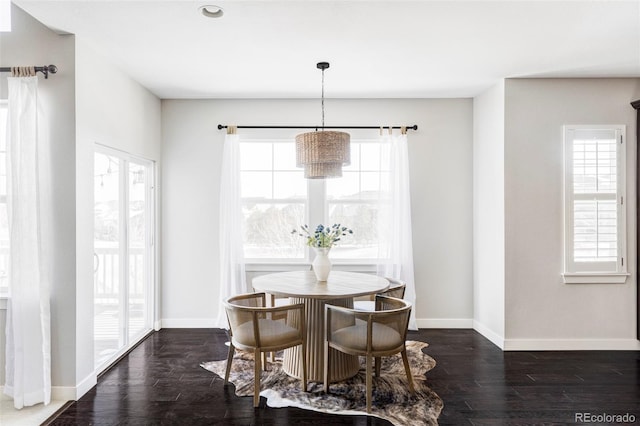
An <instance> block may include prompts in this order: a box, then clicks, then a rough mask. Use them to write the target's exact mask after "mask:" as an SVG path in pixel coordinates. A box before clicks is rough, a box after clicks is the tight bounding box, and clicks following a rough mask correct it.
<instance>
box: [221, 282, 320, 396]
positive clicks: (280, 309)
mask: <svg viewBox="0 0 640 426" xmlns="http://www.w3.org/2000/svg"><path fill="white" fill-rule="evenodd" d="M265 301H266V295H265V293H248V294H241V295H237V296H232V297H229V298H228V299H227V300H225V301H224V307H225V310H226V312H227V319H228V320H229V334H230V336H231V342H230V344H229V355H228V357H227V369H226V372H225V376H224V383H225V385H226V384H227V383H228V382H229V373H230V372H231V362H232V361H233V355H234V353H235V349H239V350H242V351H250V352H253V354H254V363H255V365H254V381H255V383H254V391H253V406H254V407H257V406H258V404H259V403H260V372H261V370H262V367H261V355H262V354H263V353H265V352H275V351H279V350H281V349H286V348H290V347H293V346H297V345H301V346H302V350H301V351H300V361H301V362H302V390H303V391H304V392H306V391H307V365H306V359H307V356H306V349H305V340H306V333H305V328H304V305H303V304H302V303H298V304H295V305H284V306H277V307H266V306H265ZM265 363H266V360H265Z"/></svg>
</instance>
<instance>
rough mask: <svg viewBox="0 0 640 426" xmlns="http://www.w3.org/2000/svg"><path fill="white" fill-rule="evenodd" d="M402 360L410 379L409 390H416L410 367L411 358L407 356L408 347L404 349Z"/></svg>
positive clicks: (412, 391)
mask: <svg viewBox="0 0 640 426" xmlns="http://www.w3.org/2000/svg"><path fill="white" fill-rule="evenodd" d="M401 353H402V362H403V363H404V371H405V372H406V373H407V380H408V381H409V390H410V391H411V393H414V392H415V388H414V387H413V376H412V375H411V368H409V358H407V349H406V348H405V349H403V350H402V352H401Z"/></svg>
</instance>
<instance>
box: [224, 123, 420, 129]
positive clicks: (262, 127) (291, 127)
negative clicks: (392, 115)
mask: <svg viewBox="0 0 640 426" xmlns="http://www.w3.org/2000/svg"><path fill="white" fill-rule="evenodd" d="M227 127H229V126H226V125H224V124H218V130H222V129H226V128H227ZM403 127H404V128H406V129H407V130H418V125H417V124H414V125H413V126H324V127H322V126H236V129H316V130H318V129H380V128H385V129H388V128H392V129H401V128H403Z"/></svg>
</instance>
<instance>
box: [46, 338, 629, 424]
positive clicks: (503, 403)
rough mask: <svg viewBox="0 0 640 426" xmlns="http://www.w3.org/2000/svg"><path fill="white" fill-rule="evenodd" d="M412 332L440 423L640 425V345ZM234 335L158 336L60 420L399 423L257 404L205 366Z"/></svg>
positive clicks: (115, 368) (108, 374) (219, 355)
mask: <svg viewBox="0 0 640 426" xmlns="http://www.w3.org/2000/svg"><path fill="white" fill-rule="evenodd" d="M408 339H409V340H421V341H425V342H428V343H429V347H428V348H426V349H425V351H426V352H427V353H428V354H429V355H430V356H431V357H433V358H434V359H435V360H436V362H437V365H436V367H435V368H434V369H433V370H432V371H430V372H428V373H427V379H428V383H429V385H430V386H431V389H433V390H434V391H435V392H436V393H437V394H438V395H440V397H441V398H442V399H443V401H444V410H443V412H442V414H441V416H440V419H439V423H440V424H441V425H446V424H452V425H464V424H473V425H506V424H514V425H515V424H576V422H575V419H576V417H575V416H576V413H590V414H591V415H601V414H608V415H624V414H626V413H629V414H632V415H634V416H635V418H636V422H637V423H640V352H636V351H579V352H502V351H501V350H500V349H498V348H497V347H496V346H494V345H493V344H492V343H490V342H489V341H488V340H486V339H485V338H483V337H482V336H481V335H479V334H478V333H476V332H474V331H472V330H420V331H418V332H410V333H409V337H408ZM226 340H227V336H226V334H225V333H224V332H223V331H221V330H217V329H167V330H161V331H160V332H157V333H153V334H152V335H150V336H149V337H148V338H147V339H146V340H145V341H143V342H142V343H141V344H140V345H139V346H138V347H137V348H135V349H134V350H133V351H132V352H131V353H130V354H129V355H128V356H126V357H125V358H124V359H122V360H121V361H120V362H118V363H117V364H116V365H115V366H113V367H112V368H111V369H110V370H109V371H108V372H106V373H105V374H104V375H103V376H102V377H101V378H100V379H99V381H98V385H97V386H96V387H95V388H93V389H92V390H91V391H90V392H88V393H87V394H86V395H85V396H83V397H82V398H81V399H80V400H79V401H77V402H74V403H73V404H72V405H71V406H69V407H68V408H67V409H66V410H65V411H64V412H63V413H62V414H60V415H59V416H58V417H57V418H56V419H55V420H54V421H53V422H51V424H53V425H214V424H219V425H227V424H229V425H290V424H296V423H304V424H305V425H327V424H331V425H389V424H390V423H388V422H386V421H383V420H380V419H376V418H367V417H366V416H337V415H327V414H321V413H316V412H312V411H305V410H300V409H295V408H281V409H272V408H268V407H266V405H265V399H264V398H262V400H261V404H260V408H258V409H254V408H253V405H252V398H251V397H244V398H239V397H236V396H235V395H234V394H233V389H232V387H229V388H224V387H223V380H222V379H221V378H218V377H215V376H213V375H212V373H210V372H207V371H205V370H204V369H202V368H201V367H199V364H200V363H201V362H203V361H212V360H219V359H224V358H225V356H226V351H227V347H226V346H225V345H224V342H225V341H226ZM577 423H580V422H577ZM591 424H593V423H591ZM600 424H605V423H600Z"/></svg>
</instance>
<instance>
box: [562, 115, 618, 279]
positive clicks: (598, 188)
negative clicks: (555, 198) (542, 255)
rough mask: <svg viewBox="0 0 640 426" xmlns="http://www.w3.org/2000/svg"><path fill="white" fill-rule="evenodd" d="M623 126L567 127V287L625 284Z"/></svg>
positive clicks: (565, 200)
mask: <svg viewBox="0 0 640 426" xmlns="http://www.w3.org/2000/svg"><path fill="white" fill-rule="evenodd" d="M624 142H625V128H624V126H565V128H564V144H565V146H564V150H565V187H564V202H565V204H564V211H565V235H564V246H565V259H564V260H565V261H564V263H565V273H564V280H565V282H581V283H583V282H624V281H625V279H626V276H627V275H628V274H627V266H626V259H625V255H626V218H625V208H626V207H625V205H624V203H625V144H624Z"/></svg>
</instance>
